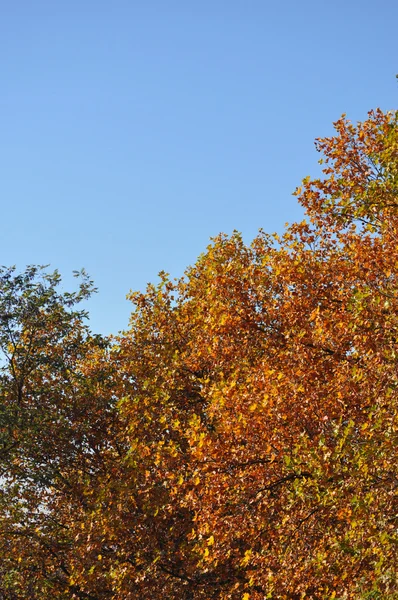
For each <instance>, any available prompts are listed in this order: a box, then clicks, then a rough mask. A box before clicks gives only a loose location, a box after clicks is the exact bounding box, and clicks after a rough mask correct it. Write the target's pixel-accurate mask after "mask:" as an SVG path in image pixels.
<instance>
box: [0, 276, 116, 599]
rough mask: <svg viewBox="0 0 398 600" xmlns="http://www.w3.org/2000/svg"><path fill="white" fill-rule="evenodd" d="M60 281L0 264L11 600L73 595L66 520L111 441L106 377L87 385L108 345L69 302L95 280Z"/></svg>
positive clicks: (1, 419)
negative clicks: (73, 288)
mask: <svg viewBox="0 0 398 600" xmlns="http://www.w3.org/2000/svg"><path fill="white" fill-rule="evenodd" d="M76 275H79V274H76ZM60 283H61V279H60V276H59V274H58V273H57V272H55V273H52V274H51V273H48V272H47V271H46V269H45V268H43V267H28V268H27V269H26V271H25V272H23V273H20V274H18V273H16V271H15V268H12V269H5V268H3V269H2V270H1V272H0V315H1V331H0V347H1V350H2V353H3V362H2V374H1V381H0V396H1V413H0V435H1V453H0V468H1V489H0V493H1V495H0V516H1V519H0V537H1V543H0V548H1V550H0V590H1V594H2V596H1V597H3V598H5V599H6V598H7V599H8V598H10V600H11V599H14V598H32V599H34V598H40V599H44V598H47V597H48V598H53V597H54V596H55V597H60V598H64V597H65V598H70V597H71V590H72V589H73V586H72V584H71V583H70V580H69V579H70V578H69V569H70V567H69V562H70V555H71V554H73V546H74V541H73V538H71V534H70V529H71V526H70V524H71V521H75V520H76V521H77V522H81V521H82V519H83V515H84V514H85V512H86V511H87V510H88V509H89V503H88V502H87V500H86V499H85V497H84V495H83V484H84V482H85V481H90V482H92V483H93V482H94V481H95V478H96V477H98V474H99V472H100V471H101V469H102V468H103V463H104V460H105V456H106V454H107V452H108V448H109V447H110V444H111V433H112V428H111V427H110V423H111V421H112V419H113V416H112V414H113V413H112V401H111V398H110V396H109V394H108V396H107V395H106V394H105V393H104V392H105V389H106V386H105V385H104V384H102V386H101V387H102V394H101V395H99V394H98V393H93V388H95V387H98V382H99V381H101V380H102V381H103V380H104V376H105V373H107V374H109V371H110V368H109V366H106V365H105V358H106V353H107V343H106V341H105V340H103V339H102V338H100V337H99V336H92V335H91V334H90V332H89V330H88V328H87V326H86V325H85V323H84V319H85V317H86V313H85V311H82V310H76V309H75V308H74V307H75V305H76V304H77V303H79V302H81V301H82V300H85V299H87V298H88V297H89V296H90V295H91V293H92V292H93V291H94V288H93V285H92V282H91V281H90V280H89V279H88V277H87V276H86V275H85V273H84V272H83V273H82V274H81V283H80V286H79V289H78V291H77V292H74V293H68V292H66V293H60V292H58V290H57V288H58V286H59V284H60ZM84 361H89V362H90V367H89V368H88V367H87V366H84V364H83V362H84ZM74 591H75V592H76V594H77V595H76V597H79V594H78V592H79V590H78V589H77V588H76V590H74Z"/></svg>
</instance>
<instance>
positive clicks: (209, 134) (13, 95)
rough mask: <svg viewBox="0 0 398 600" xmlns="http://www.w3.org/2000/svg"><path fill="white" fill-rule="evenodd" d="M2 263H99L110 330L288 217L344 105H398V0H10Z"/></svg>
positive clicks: (5, 29) (102, 316)
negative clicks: (216, 252) (210, 248)
mask: <svg viewBox="0 0 398 600" xmlns="http://www.w3.org/2000/svg"><path fill="white" fill-rule="evenodd" d="M0 7H1V10H0V17H1V18H0V77H1V80H0V81H1V94H0V103H1V111H0V131H1V144H0V164H1V178H0V192H1V201H2V223H3V227H2V235H1V237H0V264H4V265H11V264H16V265H17V266H18V268H20V269H22V268H24V266H25V265H26V264H36V263H38V264H47V263H50V264H51V266H52V267H54V268H58V269H59V270H60V271H61V273H62V274H63V276H64V278H65V285H66V286H68V285H70V284H71V283H72V277H71V272H72V270H73V269H80V268H81V267H85V268H86V270H87V271H88V272H89V273H90V275H91V276H92V277H93V278H94V279H95V282H96V284H97V286H98V287H99V290H100V291H99V294H98V295H97V296H96V297H95V298H93V299H92V301H90V303H89V306H88V308H89V310H90V313H91V325H92V328H93V329H94V330H95V331H97V332H102V333H111V332H112V333H116V332H117V331H118V330H120V329H124V328H126V327H127V324H128V316H129V313H130V309H131V307H130V304H129V303H128V302H127V301H126V300H125V295H126V294H127V293H128V291H129V290H130V289H144V287H145V285H146V283H147V282H148V281H156V279H157V273H158V272H159V271H160V270H162V269H164V270H166V271H168V272H170V273H171V275H172V276H175V277H178V276H180V275H182V273H183V271H184V269H185V268H186V267H187V266H188V265H189V264H192V263H193V262H194V261H195V259H196V257H197V256H198V255H199V254H200V253H201V252H203V251H204V250H205V248H206V246H207V244H208V243H209V238H210V237H211V236H215V235H217V234H218V233H219V232H221V231H223V232H226V233H231V232H232V230H233V229H238V230H239V231H241V232H242V233H243V235H244V238H245V240H247V241H250V240H251V239H252V238H253V237H254V236H255V235H256V232H257V230H258V229H259V228H260V227H262V228H264V229H265V230H266V231H269V232H272V231H278V232H281V231H282V230H283V227H284V224H285V222H287V221H293V220H295V219H298V218H301V210H300V209H299V207H298V206H297V204H296V200H295V198H294V197H292V195H291V193H292V192H293V190H294V189H295V187H296V186H297V185H299V184H300V181H301V179H302V178H303V177H304V176H306V175H308V174H311V173H315V172H317V160H318V158H319V157H318V156H317V154H316V152H315V150H314V146H313V140H314V138H315V137H317V136H324V135H328V134H330V133H332V122H333V121H334V120H336V119H337V118H338V117H339V116H340V114H341V113H342V112H346V113H347V115H348V116H349V117H350V118H351V119H352V120H353V121H356V120H362V119H364V118H366V113H367V111H368V110H369V109H371V108H375V107H376V106H380V107H381V108H382V109H385V110H387V109H394V108H397V94H398V85H397V83H396V80H395V73H397V72H398V60H397V58H398V51H397V48H398V46H397V34H396V25H397V22H398V3H397V2H396V1H395V0H388V1H383V0H381V1H379V3H378V4H375V3H374V2H369V1H368V0H361V1H359V0H346V1H345V2H343V1H342V0H337V1H335V0H334V1H333V2H332V1H329V2H326V1H323V2H322V1H318V2H315V1H312V0H302V1H301V2H295V1H293V0H288V1H285V2H282V1H281V2H267V1H266V0H246V2H244V1H242V0H239V1H238V0H228V1H227V0H212V1H209V0H202V1H201V2H196V1H189V0H188V1H183V0H167V1H165V0H162V1H161V0H156V1H155V0H145V1H141V2H138V1H135V0H125V1H122V0H113V1H112V2H105V1H103V0H95V1H93V0H68V2H66V1H62V0H59V1H56V2H54V0H51V1H50V0H46V1H43V0H35V1H34V2H33V1H31V0H24V1H19V0H13V1H12V2H11V1H9V2H6V1H3V2H1V4H0Z"/></svg>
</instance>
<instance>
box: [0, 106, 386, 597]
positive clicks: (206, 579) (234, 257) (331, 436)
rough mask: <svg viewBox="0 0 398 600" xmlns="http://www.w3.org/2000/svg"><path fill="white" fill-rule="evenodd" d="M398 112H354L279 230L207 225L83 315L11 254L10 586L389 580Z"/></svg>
mask: <svg viewBox="0 0 398 600" xmlns="http://www.w3.org/2000/svg"><path fill="white" fill-rule="evenodd" d="M397 119H398V113H383V112H382V111H380V110H375V111H372V112H370V113H369V115H368V118H367V120H365V121H364V122H362V123H358V124H356V125H354V124H352V123H351V122H350V121H348V120H347V118H346V117H345V116H344V115H343V117H342V118H341V119H339V120H338V121H337V122H336V123H335V124H334V125H335V129H336V134H335V135H334V136H333V137H330V138H324V139H318V140H317V142H316V144H317V149H318V150H319V152H320V153H321V154H322V158H321V161H320V162H321V164H322V165H323V166H322V168H323V175H322V177H320V178H317V179H311V178H308V177H307V178H305V179H304V180H303V183H302V186H301V187H299V188H298V189H297V190H296V192H295V194H296V196H297V198H298V201H299V202H300V203H301V205H302V206H303V207H304V208H305V210H306V219H305V220H304V221H302V222H300V223H293V224H291V225H290V226H287V228H286V230H285V232H284V233H283V235H281V236H278V235H276V234H273V235H268V234H266V233H264V232H263V231H260V233H259V234H258V236H257V237H256V238H255V239H254V240H253V242H252V243H251V244H250V245H247V244H245V243H244V241H243V239H242V237H241V235H240V234H239V233H237V232H234V233H233V234H232V235H230V236H227V235H220V236H218V237H217V238H215V239H214V240H213V241H212V243H211V244H210V246H209V247H208V248H207V250H206V252H205V253H204V254H203V255H201V256H200V257H199V259H198V260H197V262H196V264H195V265H193V266H192V267H190V268H188V269H187V271H186V273H185V275H184V276H183V277H182V278H181V279H179V280H173V279H171V278H170V277H169V276H168V274H166V273H161V274H160V282H159V283H158V284H157V285H149V286H148V288H147V290H146V291H145V292H144V293H142V292H137V293H133V294H131V296H130V298H131V301H132V302H133V304H134V310H133V312H132V315H131V321H130V325H129V328H128V330H127V331H125V332H123V333H121V334H119V335H117V336H115V337H112V338H109V339H105V338H103V337H101V336H98V335H94V334H93V333H91V332H90V330H89V328H88V326H87V325H86V323H85V316H86V315H85V313H84V311H81V310H80V311H79V310H77V309H76V307H75V305H76V304H77V303H78V302H79V301H81V300H84V299H86V298H87V297H89V296H90V294H91V293H92V292H93V291H94V290H93V286H92V283H91V282H90V281H89V280H88V278H87V276H86V275H85V274H84V273H83V274H82V277H83V278H82V280H81V284H80V288H79V290H78V291H77V292H74V293H63V294H61V293H60V292H58V291H57V290H58V286H59V284H60V276H59V275H58V274H57V273H54V274H49V273H48V271H47V270H46V269H44V268H39V267H28V269H27V270H26V271H25V272H24V273H21V274H18V273H16V271H15V270H13V269H5V268H3V270H2V271H1V272H0V347H1V349H2V352H3V361H2V363H1V378H0V396H1V404H0V444H1V446H0V473H1V484H0V538H1V543H0V598H1V599H3V600H24V599H29V600H31V599H32V600H35V599H37V600H39V599H40V600H46V599H50V598H51V599H53V598H59V599H65V600H66V599H78V598H82V599H88V600H100V599H101V600H102V599H104V600H105V599H112V600H129V599H136V598H143V599H148V600H149V599H156V598H160V597H162V598H175V599H178V600H196V599H201V598H203V599H209V600H210V599H220V600H227V599H231V600H262V599H264V598H271V599H290V600H299V599H301V598H312V599H328V598H336V599H338V598H339V599H343V598H344V599H351V598H352V599H365V598H367V599H370V598H380V599H384V598H386V599H387V598H393V597H397V595H398V586H397V579H396V573H397V566H398V565H397V559H396V554H397V551H396V548H397V541H398V540H397V519H398V506H397V504H398V503H397V487H398V476H397V447H398V444H397V442H398V440H397V422H396V410H397V399H398V370H397V366H398V362H397V359H398V348H397V340H398V338H397V336H398V281H397V276H398V273H397V266H398V127H397Z"/></svg>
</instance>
